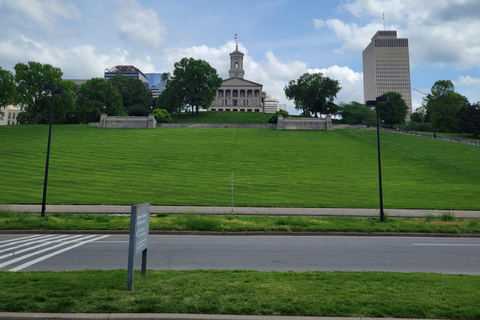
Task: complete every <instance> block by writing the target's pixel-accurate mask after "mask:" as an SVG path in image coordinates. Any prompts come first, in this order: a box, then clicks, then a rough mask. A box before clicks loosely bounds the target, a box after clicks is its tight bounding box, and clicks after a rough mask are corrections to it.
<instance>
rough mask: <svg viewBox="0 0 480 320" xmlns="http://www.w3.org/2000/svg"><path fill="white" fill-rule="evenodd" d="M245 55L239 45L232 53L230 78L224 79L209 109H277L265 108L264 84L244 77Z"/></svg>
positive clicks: (257, 110) (244, 110)
mask: <svg viewBox="0 0 480 320" xmlns="http://www.w3.org/2000/svg"><path fill="white" fill-rule="evenodd" d="M243 56H244V54H243V53H241V52H240V51H239V50H238V45H237V46H236V48H235V51H233V52H232V53H230V70H229V71H228V76H229V78H228V79H225V80H223V83H222V86H221V87H220V89H218V91H217V95H216V96H215V100H214V101H213V103H212V105H211V106H210V107H209V108H208V111H239V112H275V111H277V110H274V111H270V110H266V109H265V100H266V98H267V95H266V93H265V92H263V85H262V84H260V83H256V82H253V81H249V80H246V79H244V78H243V77H244V75H245V71H244V70H243ZM269 98H270V96H269ZM272 98H273V97H272ZM275 109H276V108H275Z"/></svg>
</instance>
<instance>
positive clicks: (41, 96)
mask: <svg viewBox="0 0 480 320" xmlns="http://www.w3.org/2000/svg"><path fill="white" fill-rule="evenodd" d="M174 67H175V70H174V72H173V77H172V78H169V77H168V75H167V74H164V77H163V80H164V81H165V82H167V85H166V89H165V90H164V91H163V92H162V94H161V95H160V96H159V98H158V99H156V101H154V99H153V98H152V94H151V91H150V90H148V89H147V88H146V87H145V86H144V84H143V83H142V82H141V81H140V80H139V79H136V78H131V77H125V76H122V75H116V76H115V77H113V78H111V79H110V80H108V81H107V80H104V79H101V78H94V79H91V80H88V81H87V82H86V83H84V84H82V85H81V86H77V85H75V84H74V83H73V82H71V81H63V80H62V76H63V72H62V71H61V70H60V68H56V67H53V66H52V65H49V64H41V63H38V62H29V63H28V64H24V63H18V64H17V65H16V66H15V75H14V74H12V73H11V72H9V71H6V70H3V69H1V68H0V84H1V85H2V92H1V95H0V106H6V105H9V104H19V105H21V106H22V107H23V112H21V113H20V115H19V121H20V122H21V123H34V124H37V123H47V122H48V119H49V116H48V115H49V110H50V109H49V106H50V98H49V93H47V92H44V91H43V90H42V86H43V84H45V83H52V84H55V85H56V86H57V87H58V88H62V89H64V91H65V94H64V95H62V96H57V97H56V98H55V109H54V120H53V121H54V123H87V122H91V121H98V119H99V118H100V115H101V114H102V113H106V114H108V115H130V116H142V115H147V114H150V113H152V112H153V110H154V109H155V108H159V109H166V110H168V111H169V112H170V113H171V112H174V111H176V112H179V113H180V112H181V111H182V110H185V109H187V108H191V110H192V113H197V114H198V113H199V109H207V108H208V107H209V106H210V105H211V104H212V102H213V99H214V98H215V95H216V92H217V91H218V89H219V88H220V86H221V85H222V79H221V78H220V77H219V76H218V74H217V71H216V70H215V69H214V68H213V67H211V66H210V64H208V63H207V62H206V61H204V60H195V59H192V58H190V59H188V58H183V59H182V60H181V61H179V62H177V63H175V65H174ZM0 116H2V115H1V114H0Z"/></svg>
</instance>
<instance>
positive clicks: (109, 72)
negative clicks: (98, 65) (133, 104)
mask: <svg viewBox="0 0 480 320" xmlns="http://www.w3.org/2000/svg"><path fill="white" fill-rule="evenodd" d="M119 74H120V75H122V76H125V77H132V78H137V79H139V80H140V81H142V83H143V84H144V85H145V88H147V89H148V88H149V86H148V84H149V81H148V78H147V76H146V75H145V74H144V73H143V72H142V71H140V70H139V69H137V68H135V67H134V66H132V65H120V66H115V67H111V68H107V69H105V73H104V79H105V80H108V79H110V78H113V77H115V76H116V75H119Z"/></svg>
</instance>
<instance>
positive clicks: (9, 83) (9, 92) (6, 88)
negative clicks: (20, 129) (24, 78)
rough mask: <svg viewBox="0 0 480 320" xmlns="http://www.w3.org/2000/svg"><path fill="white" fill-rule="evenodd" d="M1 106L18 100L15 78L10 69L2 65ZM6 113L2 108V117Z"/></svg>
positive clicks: (0, 71)
mask: <svg viewBox="0 0 480 320" xmlns="http://www.w3.org/2000/svg"><path fill="white" fill-rule="evenodd" d="M0 88H1V90H0V108H1V107H6V106H8V105H10V104H13V103H14V102H15V101H16V100H17V87H16V86H15V78H14V77H13V74H12V73H11V72H10V71H8V70H3V69H2V68H1V67H0ZM3 116H4V114H3V113H2V111H1V109H0V119H2V117H3Z"/></svg>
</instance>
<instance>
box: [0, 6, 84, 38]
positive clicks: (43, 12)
mask: <svg viewBox="0 0 480 320" xmlns="http://www.w3.org/2000/svg"><path fill="white" fill-rule="evenodd" d="M1 5H3V6H5V8H7V9H8V10H11V11H13V12H18V13H20V14H21V15H23V16H24V17H25V18H26V19H27V20H33V21H35V22H36V23H38V24H39V25H40V26H41V27H42V28H44V29H46V30H48V31H50V32H53V31H55V24H56V22H57V18H58V17H62V18H64V19H67V20H72V19H77V20H80V19H81V18H82V15H81V13H80V10H78V8H77V7H76V6H75V5H73V4H71V3H69V2H65V1H60V0H49V1H41V0H4V1H3V3H1Z"/></svg>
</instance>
